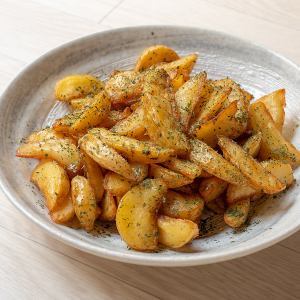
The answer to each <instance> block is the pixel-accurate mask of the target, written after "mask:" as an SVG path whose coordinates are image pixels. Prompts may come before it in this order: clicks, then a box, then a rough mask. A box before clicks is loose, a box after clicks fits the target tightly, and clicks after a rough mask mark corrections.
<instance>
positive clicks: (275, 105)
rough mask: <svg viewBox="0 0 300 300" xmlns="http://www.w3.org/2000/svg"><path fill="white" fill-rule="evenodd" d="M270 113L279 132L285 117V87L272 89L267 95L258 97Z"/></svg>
mask: <svg viewBox="0 0 300 300" xmlns="http://www.w3.org/2000/svg"><path fill="white" fill-rule="evenodd" d="M257 101H259V102H262V103H263V104H264V105H265V106H266V108H267V110H268V112H269V113H270V115H271V117H272V119H273V121H274V123H275V125H276V127H277V128H278V130H279V131H280V132H281V131H282V127H283V123H284V118H285V112H284V108H285V89H281V90H277V91H274V92H272V93H270V94H268V95H265V96H263V97H261V98H259V99H258V100H257Z"/></svg>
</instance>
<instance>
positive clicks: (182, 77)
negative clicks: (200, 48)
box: [157, 54, 198, 90]
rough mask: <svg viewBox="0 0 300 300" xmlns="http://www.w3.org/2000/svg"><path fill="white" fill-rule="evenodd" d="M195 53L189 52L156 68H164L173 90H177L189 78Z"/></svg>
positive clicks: (195, 57) (194, 61) (196, 56)
mask: <svg viewBox="0 0 300 300" xmlns="http://www.w3.org/2000/svg"><path fill="white" fill-rule="evenodd" d="M197 58H198V55H197V54H190V55H187V56H184V57H182V58H179V59H177V60H175V61H172V62H169V63H166V64H161V65H159V66H157V69H163V70H165V71H166V72H167V73H168V75H169V76H170V78H171V81H172V86H173V88H174V90H178V89H179V88H180V87H181V86H182V85H183V84H184V83H185V82H186V81H188V80H189V78H190V73H191V72H192V70H193V67H194V65H195V63H196V61H197Z"/></svg>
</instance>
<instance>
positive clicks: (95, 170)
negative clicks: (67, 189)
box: [82, 152, 104, 202]
mask: <svg viewBox="0 0 300 300" xmlns="http://www.w3.org/2000/svg"><path fill="white" fill-rule="evenodd" d="M82 161H83V169H84V175H85V177H86V178H87V179H88V181H89V183H90V185H91V187H92V188H93V190H94V193H95V197H96V201H97V202H100V201H101V199H102V197H103V193H104V187H103V174H102V170H101V167H100V166H99V164H97V163H96V162H95V161H94V160H93V159H91V158H90V157H89V156H88V155H87V154H86V153H84V152H82Z"/></svg>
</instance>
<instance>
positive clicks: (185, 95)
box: [175, 72, 207, 131]
mask: <svg viewBox="0 0 300 300" xmlns="http://www.w3.org/2000/svg"><path fill="white" fill-rule="evenodd" d="M206 77H207V74H206V73H205V72H203V73H199V74H197V75H195V76H194V77H192V78H191V79H190V80H188V81H187V82H185V83H184V84H183V85H182V86H181V87H180V88H179V89H178V91H177V92H176V94H175V101H176V105H177V108H178V111H179V115H180V122H181V124H182V126H183V129H184V131H187V129H188V125H189V122H190V119H191V117H192V115H193V112H194V109H195V107H196V106H197V105H201V104H200V103H199V102H200V101H203V100H204V98H202V97H201V93H202V90H203V88H204V85H205V83H206Z"/></svg>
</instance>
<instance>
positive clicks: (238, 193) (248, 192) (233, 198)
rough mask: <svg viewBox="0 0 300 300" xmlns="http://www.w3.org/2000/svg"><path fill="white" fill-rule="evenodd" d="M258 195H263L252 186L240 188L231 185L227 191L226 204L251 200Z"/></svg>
mask: <svg viewBox="0 0 300 300" xmlns="http://www.w3.org/2000/svg"><path fill="white" fill-rule="evenodd" d="M257 194H262V193H261V192H260V191H257V190H256V189H254V188H253V187H251V186H238V185H234V184H229V185H228V188H227V191H226V203H227V204H231V203H235V202H237V201H239V200H242V199H246V198H251V197H253V196H254V195H257Z"/></svg>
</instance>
